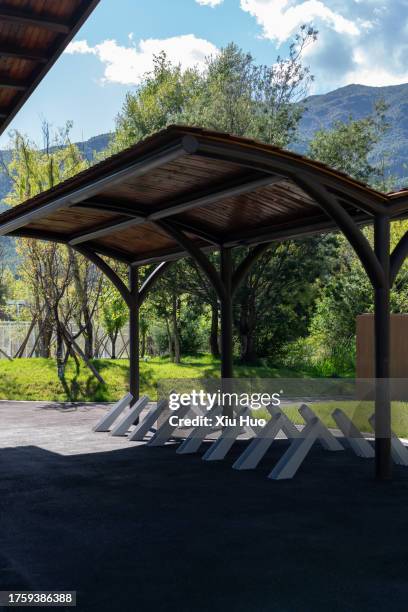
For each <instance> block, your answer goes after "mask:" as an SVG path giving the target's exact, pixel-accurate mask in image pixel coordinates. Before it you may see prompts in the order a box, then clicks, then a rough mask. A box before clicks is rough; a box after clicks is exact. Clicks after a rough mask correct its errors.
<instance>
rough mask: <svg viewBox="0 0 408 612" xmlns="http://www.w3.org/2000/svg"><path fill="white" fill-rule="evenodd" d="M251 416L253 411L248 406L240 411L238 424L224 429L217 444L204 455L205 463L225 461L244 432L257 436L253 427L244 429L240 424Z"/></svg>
mask: <svg viewBox="0 0 408 612" xmlns="http://www.w3.org/2000/svg"><path fill="white" fill-rule="evenodd" d="M250 415H251V410H250V408H249V407H248V406H245V407H244V408H242V409H241V410H239V411H238V412H237V414H236V416H235V420H236V424H235V425H228V426H227V427H224V430H223V432H222V434H221V435H220V437H219V438H217V440H216V441H215V442H213V443H212V444H211V446H210V448H209V449H208V450H207V451H206V452H205V453H204V455H203V457H202V458H203V460H204V461H220V460H221V459H224V457H225V455H226V454H227V453H228V451H229V450H230V449H231V447H232V445H233V444H234V442H235V440H236V439H237V438H238V436H239V435H240V434H241V433H242V432H243V431H246V432H248V431H249V432H251V434H252V435H254V434H255V435H256V432H255V431H254V429H253V428H252V427H249V426H245V427H243V426H242V425H241V424H240V422H239V421H240V418H241V417H247V416H250Z"/></svg>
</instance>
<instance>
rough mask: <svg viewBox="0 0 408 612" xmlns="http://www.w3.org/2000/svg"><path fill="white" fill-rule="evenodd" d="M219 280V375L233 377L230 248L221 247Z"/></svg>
mask: <svg viewBox="0 0 408 612" xmlns="http://www.w3.org/2000/svg"><path fill="white" fill-rule="evenodd" d="M220 254H221V270H220V271H221V282H222V284H223V286H224V289H225V291H224V295H223V296H222V297H221V299H220V305H221V377H222V378H232V377H233V364H232V355H233V342H232V257H231V249H229V248H221V253H220Z"/></svg>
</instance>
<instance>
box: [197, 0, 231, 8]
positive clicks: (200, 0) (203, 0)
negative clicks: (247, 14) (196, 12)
mask: <svg viewBox="0 0 408 612" xmlns="http://www.w3.org/2000/svg"><path fill="white" fill-rule="evenodd" d="M196 2H197V4H201V6H211V8H214V7H215V6H218V5H219V4H222V3H223V2H224V0H196Z"/></svg>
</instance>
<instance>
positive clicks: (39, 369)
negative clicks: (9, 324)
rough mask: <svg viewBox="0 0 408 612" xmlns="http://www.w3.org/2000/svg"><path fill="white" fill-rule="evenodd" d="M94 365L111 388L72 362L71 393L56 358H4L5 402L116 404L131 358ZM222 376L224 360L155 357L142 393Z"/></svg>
mask: <svg viewBox="0 0 408 612" xmlns="http://www.w3.org/2000/svg"><path fill="white" fill-rule="evenodd" d="M93 363H94V365H95V367H96V369H97V370H98V371H99V372H100V374H101V376H102V377H103V379H104V380H105V383H106V384H105V385H102V384H100V383H99V382H98V381H97V380H96V378H95V377H94V376H93V374H92V373H91V371H90V370H89V369H88V368H87V367H86V366H85V365H84V364H82V365H81V367H80V370H79V372H77V371H76V367H75V362H74V361H73V360H70V361H69V362H68V365H67V369H66V382H67V387H68V393H67V392H66V390H64V387H63V385H62V384H61V382H60V381H59V379H58V376H57V368H56V364H55V360H54V359H41V358H37V359H15V360H14V361H8V360H6V359H1V360H0V399H10V400H12V399H13V400H59V401H65V400H70V399H71V400H75V401H88V402H93V401H100V402H103V401H107V402H110V401H114V400H117V399H118V398H120V397H121V396H123V395H124V394H125V393H126V391H127V389H128V378H129V362H128V360H127V359H116V360H115V359H95V360H94V361H93ZM234 370H235V372H234V373H235V376H237V377H255V378H257V377H259V378H274V377H277V376H281V377H294V376H297V377H302V376H304V375H305V374H306V373H305V372H293V371H292V370H288V369H278V368H270V367H266V366H253V367H251V366H242V365H237V366H236V367H235V368H234ZM219 372H220V363H219V360H216V359H213V358H212V357H211V356H210V355H199V356H191V357H184V358H183V359H182V362H181V364H179V365H176V364H174V363H171V362H170V361H169V359H168V358H165V357H155V358H153V359H149V360H148V361H147V362H145V361H141V363H140V376H141V393H142V394H146V395H148V396H149V397H151V398H152V399H155V398H156V385H157V383H158V381H159V380H160V379H177V378H214V377H219Z"/></svg>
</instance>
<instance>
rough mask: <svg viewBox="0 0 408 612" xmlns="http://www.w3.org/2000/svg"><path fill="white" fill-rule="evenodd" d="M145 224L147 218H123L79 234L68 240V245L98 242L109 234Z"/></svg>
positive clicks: (106, 222)
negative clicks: (98, 239) (97, 240)
mask: <svg viewBox="0 0 408 612" xmlns="http://www.w3.org/2000/svg"><path fill="white" fill-rule="evenodd" d="M144 222H145V217H137V216H135V217H132V218H131V219H129V218H126V219H125V218H123V217H121V218H120V219H119V220H118V219H116V220H115V221H114V222H112V221H105V222H104V223H100V224H99V225H96V226H94V227H93V228H91V229H90V230H89V231H87V232H82V233H78V234H75V235H74V236H72V237H71V238H68V244H69V245H70V246H76V245H77V244H81V243H83V242H89V241H90V240H96V239H97V238H103V237H104V236H108V235H109V234H112V233H115V232H119V231H121V230H125V229H128V228H129V227H133V226H134V225H140V224H141V223H144Z"/></svg>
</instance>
